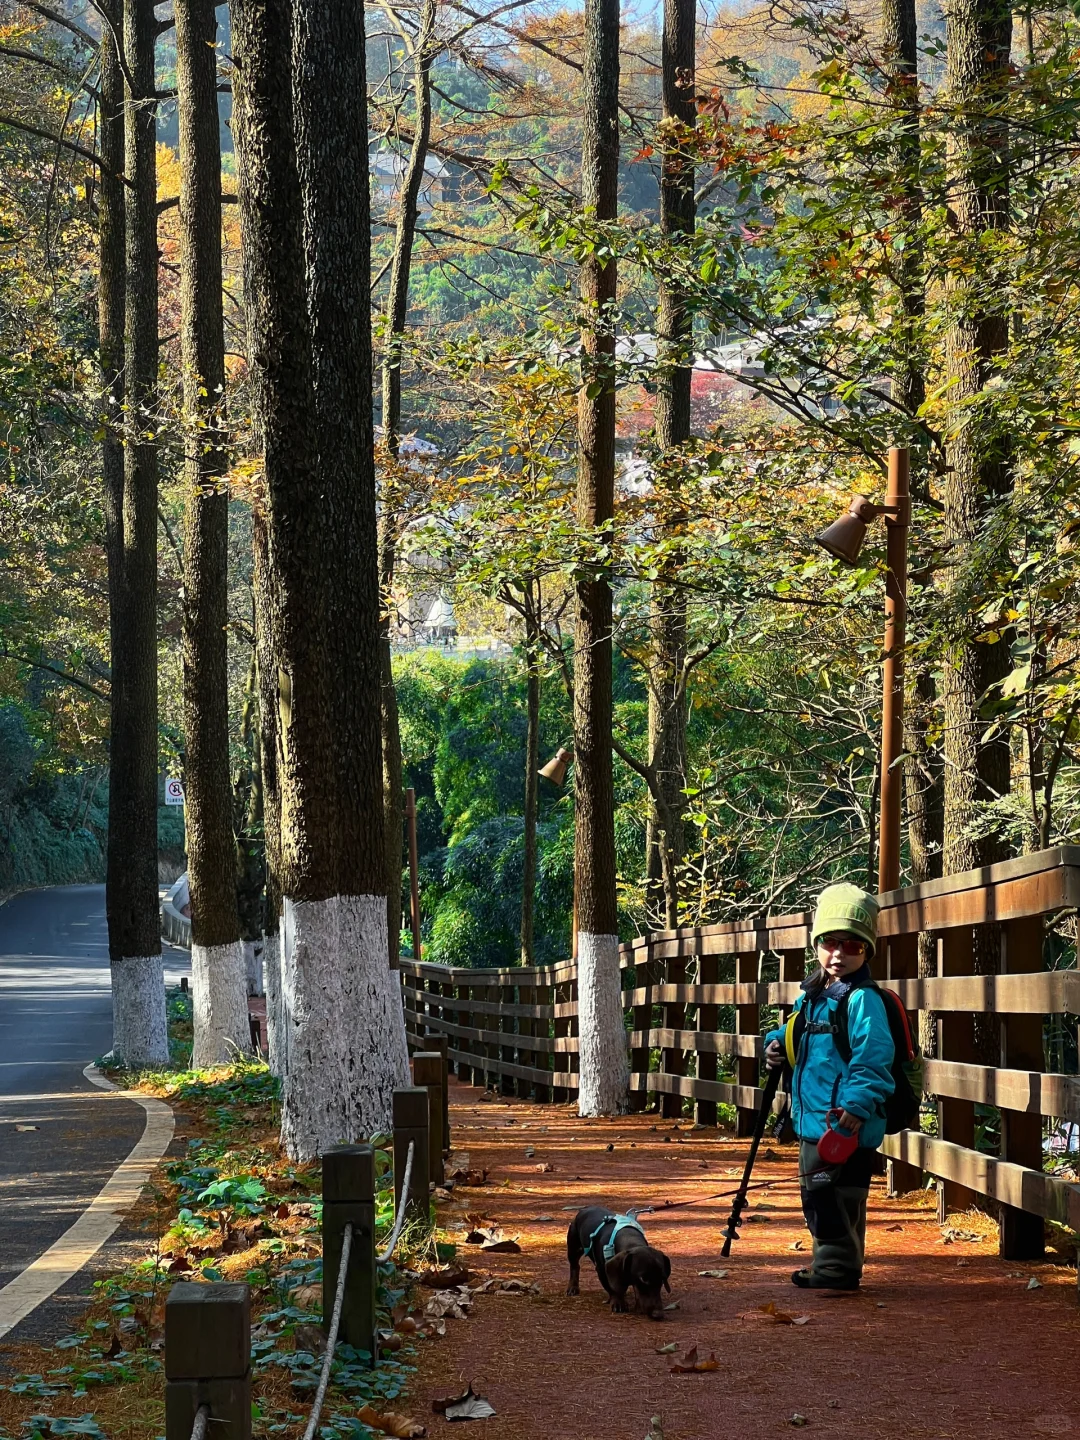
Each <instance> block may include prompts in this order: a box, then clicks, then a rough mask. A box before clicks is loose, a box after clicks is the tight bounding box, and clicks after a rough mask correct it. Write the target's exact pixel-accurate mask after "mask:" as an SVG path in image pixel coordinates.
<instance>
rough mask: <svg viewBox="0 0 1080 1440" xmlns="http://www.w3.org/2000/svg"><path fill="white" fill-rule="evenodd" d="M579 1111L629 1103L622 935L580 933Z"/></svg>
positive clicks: (613, 1111) (607, 1110)
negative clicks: (621, 951) (620, 950)
mask: <svg viewBox="0 0 1080 1440" xmlns="http://www.w3.org/2000/svg"><path fill="white" fill-rule="evenodd" d="M578 1061H579V1068H580V1077H579V1079H580V1087H579V1089H578V1113H579V1114H580V1115H622V1114H625V1112H626V1110H627V1109H628V1107H629V1087H630V1055H629V1048H628V1041H627V1036H626V1026H625V1024H624V1023H623V1008H622V994H621V980H620V975H619V937H618V936H617V935H590V934H589V933H588V932H587V931H579V932H578Z"/></svg>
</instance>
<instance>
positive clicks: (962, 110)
mask: <svg viewBox="0 0 1080 1440" xmlns="http://www.w3.org/2000/svg"><path fill="white" fill-rule="evenodd" d="M1011 39H1012V13H1011V11H1010V10H1009V8H1008V5H1007V4H1004V3H1003V0H958V3H954V4H953V5H952V6H951V8H950V9H949V11H948V15H947V18H946V46H947V58H948V99H949V101H950V103H951V104H952V105H953V106H954V107H955V109H956V111H957V112H958V114H957V122H956V123H955V124H954V127H953V133H952V136H951V138H950V145H949V156H948V163H949V169H950V177H949V178H950V186H949V193H950V204H949V220H950V224H951V226H952V229H953V232H954V236H955V243H956V249H957V251H958V252H959V256H960V257H961V258H962V259H963V260H964V261H965V262H966V263H964V264H963V265H960V266H950V267H949V270H948V278H947V281H946V288H947V298H948V300H949V305H950V310H951V313H952V314H953V315H954V316H955V317H956V318H955V320H954V322H953V325H952V328H951V330H950V331H949V332H948V334H947V335H946V344H945V353H946V379H947V382H948V385H949V389H948V392H947V393H948V394H949V396H950V399H951V402H952V405H953V406H954V413H955V417H956V423H954V424H953V425H952V426H951V427H950V428H951V434H950V436H949V441H948V447H947V454H948V460H949V466H950V469H949V472H948V475H947V477H946V481H945V491H944V500H945V538H946V541H947V543H948V545H949V547H950V558H951V561H952V565H951V569H950V571H949V579H948V594H949V599H950V602H951V615H950V628H951V630H952V633H953V635H955V636H957V638H956V639H953V640H951V641H950V643H948V644H947V645H946V647H945V653H944V667H943V692H944V721H945V838H944V873H945V874H947V875H951V874H955V873H957V872H958V871H963V870H971V869H975V868H976V867H979V866H983V865H991V864H994V863H995V862H996V861H999V860H1004V859H1005V858H1006V857H1007V854H1008V845H1007V842H1006V841H1005V839H1004V838H1003V837H1002V836H1001V835H999V834H997V833H994V831H993V830H990V829H989V828H988V829H987V831H986V833H981V834H980V833H978V832H977V831H975V832H973V829H972V824H971V822H972V821H973V820H974V819H975V818H976V808H977V807H978V806H979V805H980V804H982V803H985V802H988V801H992V800H995V799H997V798H998V797H999V796H1003V795H1005V794H1007V793H1008V790H1009V786H1010V780H1011V775H1010V769H1011V767H1010V756H1009V735H1008V730H1007V729H1006V730H1004V731H1003V732H1002V733H1001V734H1000V735H999V736H998V737H997V738H995V739H992V740H989V741H985V740H984V739H983V729H984V726H985V720H984V718H983V716H982V714H981V713H980V707H981V704H982V700H983V696H984V695H985V694H986V692H987V691H988V690H989V689H990V688H991V687H992V686H994V685H995V684H997V683H999V682H1000V681H1001V680H1003V679H1004V678H1005V676H1006V675H1007V674H1008V672H1009V670H1010V668H1011V660H1010V656H1009V646H1008V645H1007V644H1005V643H1004V642H1002V641H999V642H998V643H996V644H991V643H989V642H988V641H985V640H980V639H978V638H977V637H978V636H979V634H980V633H982V632H985V630H986V629H987V627H986V625H985V624H984V623H983V621H982V619H981V612H982V611H983V609H984V608H985V604H986V600H985V595H984V594H983V593H982V585H981V584H980V583H979V582H978V580H977V578H976V577H974V576H973V575H972V573H971V567H970V564H969V557H970V556H971V555H972V553H973V552H975V551H976V549H977V542H978V539H979V537H980V535H981V533H982V532H983V530H984V527H985V523H986V519H987V516H988V513H989V511H990V509H991V508H992V507H993V505H994V503H995V501H997V500H999V499H1000V498H1001V497H1002V496H1004V495H1006V494H1007V493H1008V491H1009V488H1010V484H1011V465H1010V457H1009V454H1008V446H1007V441H1006V440H1005V439H1004V437H1003V436H1002V435H1001V434H1000V433H995V427H994V425H993V421H992V417H991V420H990V423H989V424H988V423H987V417H986V416H985V415H982V414H980V410H979V407H980V405H981V404H985V400H981V401H980V400H977V399H976V397H980V396H983V395H984V392H985V386H986V383H987V381H988V380H989V379H990V378H991V375H992V374H993V369H994V361H995V359H996V357H997V356H998V355H1000V354H1001V353H1002V352H1003V351H1004V349H1005V347H1006V345H1007V344H1008V324H1009V317H1008V312H1007V310H1006V308H1005V302H1004V300H1003V299H1002V300H1000V301H997V302H996V303H992V302H991V301H990V300H989V298H988V296H987V294H986V291H985V277H984V275H983V274H982V266H983V259H982V256H983V250H982V246H981V243H980V242H981V237H983V236H984V235H985V234H986V233H987V232H988V231H990V232H992V231H994V230H998V229H1004V228H1005V227H1006V226H1007V225H1008V223H1009V152H1008V132H1007V130H1006V128H1005V125H1004V124H1003V122H1002V121H1001V120H1000V119H999V118H997V117H996V116H994V115H988V114H987V107H988V105H992V103H993V102H994V101H995V100H996V98H997V96H998V93H999V92H1000V90H1001V88H1002V87H1003V86H1004V85H1005V84H1007V80H1008V69H1009V50H1010V45H1011ZM969 276H970V277H973V278H969ZM976 287H980V289H981V293H980V289H977V288H976ZM1000 957H1001V937H1000V931H999V929H998V927H997V926H992V925H990V926H980V927H978V928H977V929H976V931H975V936H974V946H973V955H972V967H973V970H974V972H975V973H976V974H993V973H995V972H996V971H997V970H998V968H999V966H1000ZM1000 1040H1001V1037H1000V1025H999V1024H998V1023H997V1022H996V1020H993V1019H992V1018H991V1019H989V1020H988V1019H987V1018H986V1017H979V1016H976V1018H975V1058H976V1059H978V1060H979V1061H980V1062H981V1063H982V1064H987V1065H995V1064H997V1063H999V1059H1000Z"/></svg>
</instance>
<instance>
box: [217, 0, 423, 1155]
mask: <svg viewBox="0 0 1080 1440" xmlns="http://www.w3.org/2000/svg"><path fill="white" fill-rule="evenodd" d="M233 24H234V42H235V50H236V53H237V57H238V62H239V74H238V85H237V86H236V87H234V89H238V90H239V92H240V105H241V108H242V110H243V116H242V119H241V128H242V130H243V135H244V139H243V141H242V146H241V216H242V224H243V225H244V234H245V243H246V244H247V245H248V247H249V251H250V255H251V261H250V274H251V279H252V282H253V290H254V294H253V296H252V297H251V301H250V303H251V305H252V311H253V315H252V322H251V347H252V354H253V358H254V361H255V385H256V392H257V397H258V401H257V403H258V409H259V415H260V422H261V428H262V432H263V437H264V446H265V462H266V487H267V512H268V521H269V562H270V572H271V575H272V577H273V578H272V584H271V586H270V592H271V604H272V607H273V611H272V627H271V628H272V633H273V636H274V640H275V649H276V665H277V672H278V674H277V692H278V695H277V705H278V715H279V738H278V776H279V783H280V796H281V820H280V828H281V860H280V864H281V888H282V896H283V909H284V916H283V918H284V926H283V935H282V976H283V992H284V999H285V1004H284V1012H285V1032H286V1045H287V1056H286V1060H285V1067H284V1068H285V1076H284V1086H283V1096H282V1141H283V1144H284V1145H285V1147H286V1149H287V1150H288V1152H289V1154H291V1155H292V1156H293V1157H294V1158H297V1159H310V1158H312V1157H313V1156H314V1155H317V1154H319V1153H321V1152H322V1151H323V1150H324V1149H325V1148H326V1147H327V1146H329V1145H332V1144H334V1143H336V1142H338V1141H340V1140H343V1139H346V1140H347V1139H355V1138H358V1137H360V1136H363V1135H369V1134H371V1133H372V1132H373V1131H374V1130H377V1129H385V1128H387V1127H388V1126H389V1124H390V1121H391V1099H392V1093H393V1090H394V1088H395V1086H397V1085H401V1084H404V1083H406V1082H407V1078H408V1058H407V1051H406V1046H405V1028H404V1016H403V1012H402V1005H401V995H400V990H399V988H398V984H397V977H396V976H395V975H393V974H392V972H391V971H390V970H389V968H388V964H387V936H386V856H385V847H384V844H383V815H382V782H381V741H380V725H379V694H380V688H379V682H380V671H379V654H378V617H379V608H378V570H377V553H376V536H375V472H374V455H373V450H372V435H371V416H370V412H369V410H368V407H367V405H366V404H365V403H360V400H361V397H364V396H366V395H368V394H370V390H371V352H370V344H371V341H370V325H369V322H368V313H369V294H368V291H369V285H370V275H369V270H370V265H369V256H368V223H369V222H368V209H367V184H368V180H367V174H368V167H367V129H366V106H365V105H364V104H363V103H362V102H361V100H360V99H359V97H362V96H364V95H365V93H366V89H365V76H364V35H363V29H362V27H358V26H357V24H356V16H355V10H354V7H352V6H351V5H347V4H346V3H345V0H319V3H314V0H297V3H296V4H295V5H293V6H290V5H289V4H288V3H286V0H237V3H236V4H235V6H234V10H233ZM290 62H291V63H290ZM290 79H291V81H292V84H291V85H290V84H289V81H290ZM342 96H349V97H351V99H350V104H348V105H343V104H342V103H341V97H342ZM235 99H236V97H235V95H234V103H235Z"/></svg>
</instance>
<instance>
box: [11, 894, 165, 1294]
mask: <svg viewBox="0 0 1080 1440" xmlns="http://www.w3.org/2000/svg"><path fill="white" fill-rule="evenodd" d="M165 966H166V977H167V979H169V980H170V981H171V983H173V984H175V983H176V977H177V976H179V975H180V974H181V973H185V972H186V971H187V957H186V955H183V953H182V952H180V951H171V952H169V953H168V954H167V956H166V962H165ZM111 1044H112V1000H111V996H110V992H109V947H108V940H107V933H106V928H105V889H104V886H101V885H71V886H65V887H64V888H58V889H53V890H36V891H29V892H27V893H25V894H23V895H17V896H15V898H14V899H12V900H10V901H9V902H8V903H7V904H6V905H4V906H2V907H0V1287H2V1286H4V1285H6V1284H7V1283H8V1281H9V1280H11V1279H12V1278H13V1277H14V1276H15V1275H17V1274H18V1273H19V1272H20V1271H21V1270H22V1269H23V1268H24V1267H25V1266H26V1265H28V1264H29V1263H30V1262H31V1261H32V1260H34V1259H36V1257H37V1256H38V1255H40V1254H41V1253H42V1251H43V1250H46V1249H47V1248H48V1247H49V1246H50V1245H51V1244H52V1243H53V1241H54V1240H56V1239H58V1238H59V1237H60V1236H61V1235H62V1234H63V1233H64V1231H65V1230H67V1228H68V1227H69V1226H70V1225H71V1224H72V1222H73V1221H74V1220H75V1218H76V1217H77V1216H78V1214H79V1212H80V1211H81V1210H82V1209H83V1207H84V1206H85V1205H86V1204H87V1202H88V1201H90V1200H92V1199H93V1197H94V1196H95V1195H96V1194H97V1193H98V1191H99V1190H100V1189H101V1187H102V1185H103V1184H104V1183H105V1181H106V1180H107V1179H108V1178H109V1176H110V1175H111V1174H112V1172H113V1170H114V1169H115V1168H116V1166H117V1165H118V1164H119V1163H120V1161H121V1160H123V1159H124V1158H125V1156H126V1155H127V1154H128V1152H129V1151H130V1150H131V1147H132V1146H133V1145H134V1144H135V1142H136V1141H137V1140H138V1139H139V1137H140V1136H141V1135H142V1132H143V1124H144V1121H145V1115H144V1113H143V1111H142V1109H141V1108H140V1107H139V1106H138V1105H135V1104H133V1103H132V1102H131V1101H127V1100H118V1099H117V1098H116V1097H112V1098H110V1097H108V1096H106V1095H103V1094H102V1092H101V1091H100V1090H97V1089H95V1088H94V1087H93V1086H92V1085H91V1084H90V1082H89V1081H88V1080H87V1079H86V1078H85V1077H84V1075H83V1073H82V1072H83V1067H84V1066H85V1065H87V1064H88V1063H89V1062H90V1061H91V1060H94V1059H96V1058H97V1057H98V1056H99V1055H103V1054H104V1053H105V1052H106V1051H107V1050H108V1049H109V1048H110V1046H111ZM23 1125H25V1126H36V1127H37V1128H36V1129H26V1130H21V1129H19V1128H18V1127H19V1126H23Z"/></svg>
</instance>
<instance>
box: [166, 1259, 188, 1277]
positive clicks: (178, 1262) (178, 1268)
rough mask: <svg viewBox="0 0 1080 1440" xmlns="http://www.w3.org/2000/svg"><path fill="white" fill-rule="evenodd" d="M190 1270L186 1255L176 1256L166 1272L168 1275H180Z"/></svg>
mask: <svg viewBox="0 0 1080 1440" xmlns="http://www.w3.org/2000/svg"><path fill="white" fill-rule="evenodd" d="M190 1269H191V1262H190V1261H189V1260H188V1258H187V1256H186V1255H177V1257H176V1259H175V1260H173V1261H172V1263H171V1264H170V1265H169V1267H168V1270H169V1274H170V1275H180V1274H182V1273H183V1272H184V1271H185V1270H190Z"/></svg>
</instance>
